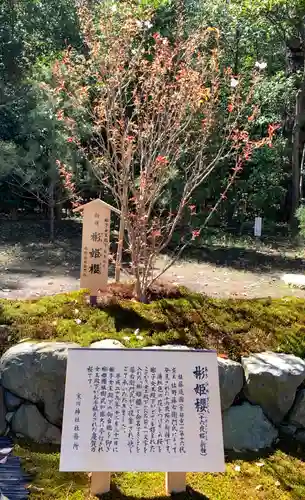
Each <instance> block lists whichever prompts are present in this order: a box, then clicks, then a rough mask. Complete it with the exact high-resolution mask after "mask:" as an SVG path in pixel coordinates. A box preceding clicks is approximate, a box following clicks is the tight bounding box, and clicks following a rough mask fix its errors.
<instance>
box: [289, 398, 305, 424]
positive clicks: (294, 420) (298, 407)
mask: <svg viewBox="0 0 305 500" xmlns="http://www.w3.org/2000/svg"><path fill="white" fill-rule="evenodd" d="M289 422H290V423H291V424H293V425H295V426H296V427H301V428H302V427H303V428H305V389H302V390H301V391H300V392H299V393H298V394H297V397H296V399H295V402H294V405H293V407H292V410H291V412H290V415H289Z"/></svg>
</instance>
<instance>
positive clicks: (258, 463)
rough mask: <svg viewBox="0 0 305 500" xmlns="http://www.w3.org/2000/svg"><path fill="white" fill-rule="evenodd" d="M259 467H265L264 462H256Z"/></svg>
mask: <svg viewBox="0 0 305 500" xmlns="http://www.w3.org/2000/svg"><path fill="white" fill-rule="evenodd" d="M255 465H257V467H263V466H264V465H265V464H264V462H256V464H255Z"/></svg>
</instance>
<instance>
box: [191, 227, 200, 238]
mask: <svg viewBox="0 0 305 500" xmlns="http://www.w3.org/2000/svg"><path fill="white" fill-rule="evenodd" d="M198 236H200V229H194V230H193V231H192V240H194V239H195V238H198Z"/></svg>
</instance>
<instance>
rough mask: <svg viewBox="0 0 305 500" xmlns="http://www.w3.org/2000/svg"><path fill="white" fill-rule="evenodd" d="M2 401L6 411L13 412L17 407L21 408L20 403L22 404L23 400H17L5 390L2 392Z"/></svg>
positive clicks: (17, 398)
mask: <svg viewBox="0 0 305 500" xmlns="http://www.w3.org/2000/svg"><path fill="white" fill-rule="evenodd" d="M4 401H5V406H6V408H7V409H8V411H14V410H16V409H17V408H19V406H21V405H22V403H24V400H23V399H21V398H19V397H18V396H16V395H15V394H13V393H12V392H10V391H7V390H5V391H4Z"/></svg>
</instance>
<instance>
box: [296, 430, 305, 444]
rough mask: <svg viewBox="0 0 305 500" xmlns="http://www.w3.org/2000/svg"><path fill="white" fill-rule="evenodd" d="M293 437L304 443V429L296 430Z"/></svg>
mask: <svg viewBox="0 0 305 500" xmlns="http://www.w3.org/2000/svg"><path fill="white" fill-rule="evenodd" d="M294 438H295V439H296V440H297V441H299V442H300V443H301V444H305V431H298V432H297V433H296V434H295V436H294Z"/></svg>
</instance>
